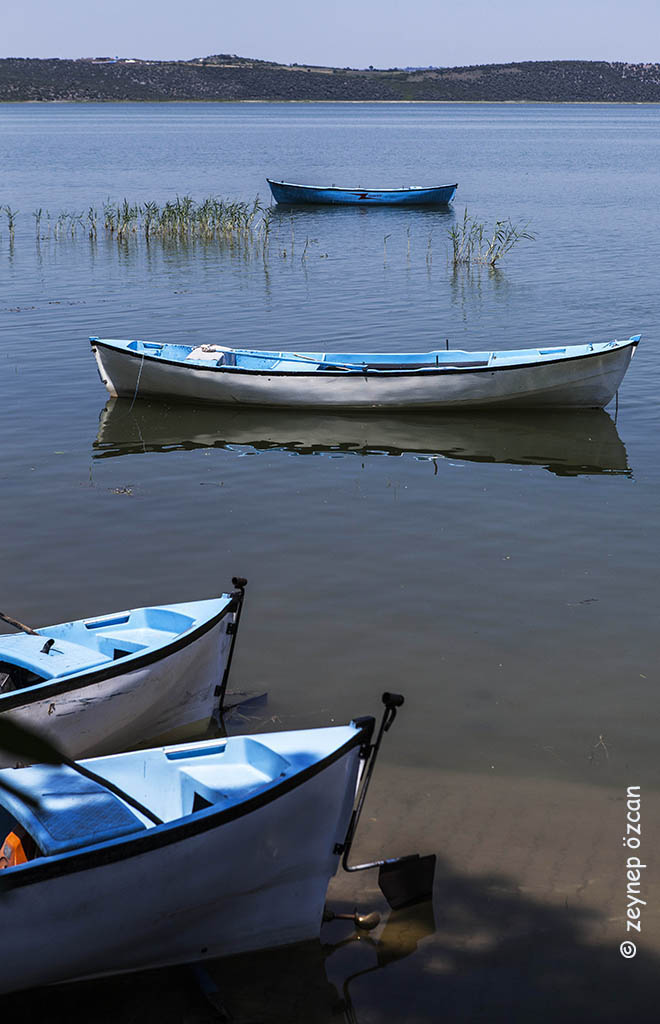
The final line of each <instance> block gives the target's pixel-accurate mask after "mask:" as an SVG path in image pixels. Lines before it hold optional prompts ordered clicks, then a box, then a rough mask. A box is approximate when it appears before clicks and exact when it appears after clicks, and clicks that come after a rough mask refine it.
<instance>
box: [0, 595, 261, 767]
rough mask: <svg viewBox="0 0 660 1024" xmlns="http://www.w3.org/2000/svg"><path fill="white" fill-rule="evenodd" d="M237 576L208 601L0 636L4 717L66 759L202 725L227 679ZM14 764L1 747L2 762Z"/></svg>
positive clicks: (237, 606)
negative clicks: (228, 587) (231, 584)
mask: <svg viewBox="0 0 660 1024" xmlns="http://www.w3.org/2000/svg"><path fill="white" fill-rule="evenodd" d="M235 584H237V589H236V590H235V591H234V592H233V593H232V594H223V595H222V596H220V597H217V598H213V599H211V600H207V601H190V602H187V603H183V604H173V605H161V606H153V607H149V608H133V609H131V610H128V611H122V612H114V613H111V614H108V615H102V616H96V617H94V618H88V619H79V620H76V621H73V622H64V623H60V624H58V625H56V626H44V627H42V628H41V629H39V630H37V631H36V632H35V633H31V634H29V633H18V634H13V635H9V634H8V635H2V636H0V719H1V718H2V717H4V716H5V715H9V716H10V717H11V719H12V721H14V722H16V723H17V724H19V725H23V726H25V727H27V728H29V729H33V730H34V731H36V732H38V733H40V734H41V735H42V736H45V737H49V738H50V739H51V740H52V741H53V742H54V743H55V744H56V745H57V746H58V748H59V749H60V750H62V751H63V752H64V753H66V754H68V755H69V756H70V757H81V756H85V755H86V754H100V753H106V752H108V753H109V752H114V751H117V750H125V749H126V748H130V747H131V746H137V745H140V744H145V743H148V742H151V743H163V742H167V738H168V737H171V738H176V739H183V738H184V737H185V736H191V735H194V734H195V733H199V732H202V731H203V730H204V729H206V728H207V727H208V726H209V724H210V722H211V720H212V718H213V716H214V715H215V714H216V713H217V711H218V710H219V706H220V703H221V700H222V696H223V693H224V690H225V688H226V684H227V677H228V673H229V667H230V665H231V658H232V651H233V646H234V642H235V639H236V629H237V624H238V619H239V617H240V611H241V608H242V603H243V587H244V585H245V580H241V579H235ZM15 763H16V762H15V759H12V758H9V757H7V756H6V755H5V754H4V753H3V752H2V751H0V767H9V766H13V765H14V764H15Z"/></svg>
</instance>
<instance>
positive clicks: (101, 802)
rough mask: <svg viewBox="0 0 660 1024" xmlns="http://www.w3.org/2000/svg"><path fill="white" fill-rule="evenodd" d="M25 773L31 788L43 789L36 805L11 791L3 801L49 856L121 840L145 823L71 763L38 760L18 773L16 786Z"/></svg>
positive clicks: (31, 790) (37, 790)
mask: <svg viewBox="0 0 660 1024" xmlns="http://www.w3.org/2000/svg"><path fill="white" fill-rule="evenodd" d="M24 773H25V774H24ZM23 778H24V779H25V783H26V784H27V783H29V787H30V792H32V793H39V803H38V805H37V806H36V807H28V806H27V805H25V804H24V803H22V801H21V800H20V799H18V798H16V797H15V796H14V795H13V794H9V793H7V794H3V801H2V802H3V804H4V806H5V807H6V808H7V810H8V811H10V813H11V814H12V815H13V816H14V817H15V818H16V820H17V821H18V822H19V823H20V824H21V825H23V826H24V828H26V829H27V831H28V832H29V833H30V835H31V836H32V838H33V839H34V840H35V842H36V843H37V846H38V847H39V849H40V850H41V852H42V854H44V855H45V856H50V855H52V854H57V853H66V852H67V851H69V850H77V849H80V848H81V847H84V846H92V845H94V844H96V843H103V842H107V841H108V840H110V839H118V838H119V837H120V836H126V835H130V834H132V833H134V832H140V831H142V830H143V829H144V828H145V825H144V824H143V823H142V821H141V820H140V819H139V818H138V817H137V815H136V814H134V813H133V811H132V810H131V809H130V808H129V807H127V806H126V804H125V803H123V802H122V801H121V800H120V799H119V798H118V797H116V796H115V795H114V794H113V793H110V792H109V791H108V790H107V789H105V788H104V787H103V786H101V785H100V784H99V783H98V782H94V781H93V780H92V779H86V778H85V777H84V776H82V775H79V774H78V773H77V772H74V771H73V769H71V768H68V767H66V766H60V765H35V766H33V767H31V768H22V769H20V772H17V777H16V785H17V786H19V785H20V784H21V782H22V779H23ZM12 781H14V780H13V779H12Z"/></svg>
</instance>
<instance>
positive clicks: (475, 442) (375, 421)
mask: <svg viewBox="0 0 660 1024" xmlns="http://www.w3.org/2000/svg"><path fill="white" fill-rule="evenodd" d="M235 445H237V446H241V445H244V446H249V447H251V448H253V449H256V450H258V451H272V450H276V451H277V450H280V451H285V452H290V453H292V454H301V455H302V454H305V455H307V454H321V453H330V454H356V455H403V454H406V453H411V454H414V455H417V456H420V457H426V458H434V457H440V458H445V459H452V460H461V461H465V462H494V463H504V464H509V465H520V466H541V467H543V468H544V469H547V470H548V471H549V472H551V473H555V474H557V475H558V476H578V475H581V474H596V473H612V474H624V475H627V476H629V475H630V469H629V466H628V459H627V454H626V449H625V446H624V444H623V442H622V441H621V439H620V437H619V435H618V433H617V429H616V426H615V424H614V421H613V420H612V418H611V417H610V416H609V415H608V414H607V413H606V412H604V411H603V410H602V409H584V410H579V411H568V410H564V411H553V412H528V413H525V412H517V413H510V412H497V413H479V414H475V413H471V414H468V413H453V414H446V413H442V414H438V413H435V414H433V415H430V414H425V415H422V414H408V413H405V414H395V415H393V414H390V413H388V414H381V413H379V412H369V413H366V414H360V413H344V414H342V413H324V412H295V413H294V412H288V411H280V410H275V409H232V408H222V407H209V406H192V405H181V404H178V403H177V404H174V405H169V404H167V403H165V402H158V401H146V400H141V401H137V402H135V403H131V401H130V400H128V399H110V400H109V401H108V402H107V404H106V406H105V408H104V409H103V411H102V412H101V416H100V424H99V430H98V435H97V438H96V441H95V442H94V457H95V458H97V459H101V458H114V457H116V456H119V455H135V454H139V453H141V452H168V451H185V450H190V449H195V448H231V447H233V446H235Z"/></svg>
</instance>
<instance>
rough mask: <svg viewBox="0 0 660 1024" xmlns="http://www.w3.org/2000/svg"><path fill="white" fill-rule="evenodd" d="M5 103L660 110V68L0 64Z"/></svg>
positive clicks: (224, 59) (209, 60) (223, 60)
mask: <svg viewBox="0 0 660 1024" xmlns="http://www.w3.org/2000/svg"><path fill="white" fill-rule="evenodd" d="M0 102H2V103H122V102H124V103H145V102H146V103H204V102H212V103H360V104H365V103H383V104H388V103H389V104H392V103H408V104H410V103H436V104H437V103H511V104H557V103H562V104H607V105H621V104H635V105H640V104H643V105H656V104H659V103H660V64H628V63H623V62H608V61H525V62H519V63H510V64H484V65H476V66H472V67H454V68H440V67H438V68H414V69H408V70H406V69H397V68H390V69H388V70H378V69H375V68H369V69H367V70H361V69H353V68H317V67H312V66H298V65H292V66H288V65H281V64H276V63H272V62H268V61H254V60H249V59H247V58H242V57H234V56H229V55H227V54H218V55H216V56H214V57H205V58H203V59H200V60H194V61H143V60H139V59H132V58H131V59H121V58H117V59H114V58H113V59H108V58H95V59H81V60H56V59H36V58H14V57H6V58H2V59H0Z"/></svg>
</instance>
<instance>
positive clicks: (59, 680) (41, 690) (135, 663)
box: [0, 594, 242, 715]
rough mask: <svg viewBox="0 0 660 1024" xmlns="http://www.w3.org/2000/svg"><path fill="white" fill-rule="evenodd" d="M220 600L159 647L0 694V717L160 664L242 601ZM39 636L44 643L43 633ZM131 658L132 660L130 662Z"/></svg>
mask: <svg viewBox="0 0 660 1024" xmlns="http://www.w3.org/2000/svg"><path fill="white" fill-rule="evenodd" d="M222 597H226V598H227V603H226V604H225V606H224V608H221V609H220V611H219V612H217V613H216V614H215V615H213V616H211V617H210V618H208V619H206V620H205V621H204V622H201V623H200V624H199V625H198V626H195V627H194V628H191V629H189V630H185V632H183V633H180V634H179V635H178V636H177V637H175V638H174V639H173V640H170V641H168V642H167V643H165V644H163V645H162V646H161V647H156V648H153V647H152V648H148V649H147V650H146V651H145V652H144V654H140V653H139V652H137V651H136V652H134V653H132V654H128V655H126V656H125V657H123V658H117V659H116V660H114V661H111V662H110V663H109V664H107V663H102V664H101V665H100V666H98V665H95V666H92V667H91V668H90V669H88V670H82V671H81V672H77V673H70V674H68V675H64V676H53V677H52V678H51V679H46V680H45V681H44V682H43V683H37V684H35V685H34V686H27V687H24V688H23V689H22V690H13V691H12V692H10V693H3V694H0V715H1V714H3V713H4V712H6V711H14V710H16V708H23V707H29V706H30V705H31V704H38V703H41V701H42V700H48V699H49V698H50V697H55V696H59V695H61V694H63V693H68V692H69V691H70V690H78V689H83V688H85V687H87V686H92V685H93V684H94V683H101V682H104V681H105V680H106V679H111V678H113V676H118V675H130V674H131V673H132V672H136V671H139V670H140V669H142V668H146V667H147V666H148V665H152V664H153V663H154V662H156V661H161V660H162V659H163V658H167V657H169V656H170V655H171V654H175V653H176V652H177V651H180V650H183V649H184V648H185V647H188V646H189V645H190V644H192V643H195V641H196V640H199V639H200V637H202V636H204V634H205V633H208V632H209V631H210V630H211V629H213V628H214V627H215V626H217V624H218V623H219V622H221V621H222V619H224V618H225V617H226V616H227V615H230V614H232V613H233V612H235V611H238V609H239V607H240V604H241V603H242V597H238V596H237V595H235V594H222V595H220V596H219V597H218V598H216V600H221V598H222ZM211 600H213V599H211ZM41 629H45V630H47V629H48V627H47V626H42V627H41ZM42 635H43V636H44V638H46V639H47V633H44V634H42ZM131 658H132V659H133V660H130V659H131Z"/></svg>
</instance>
